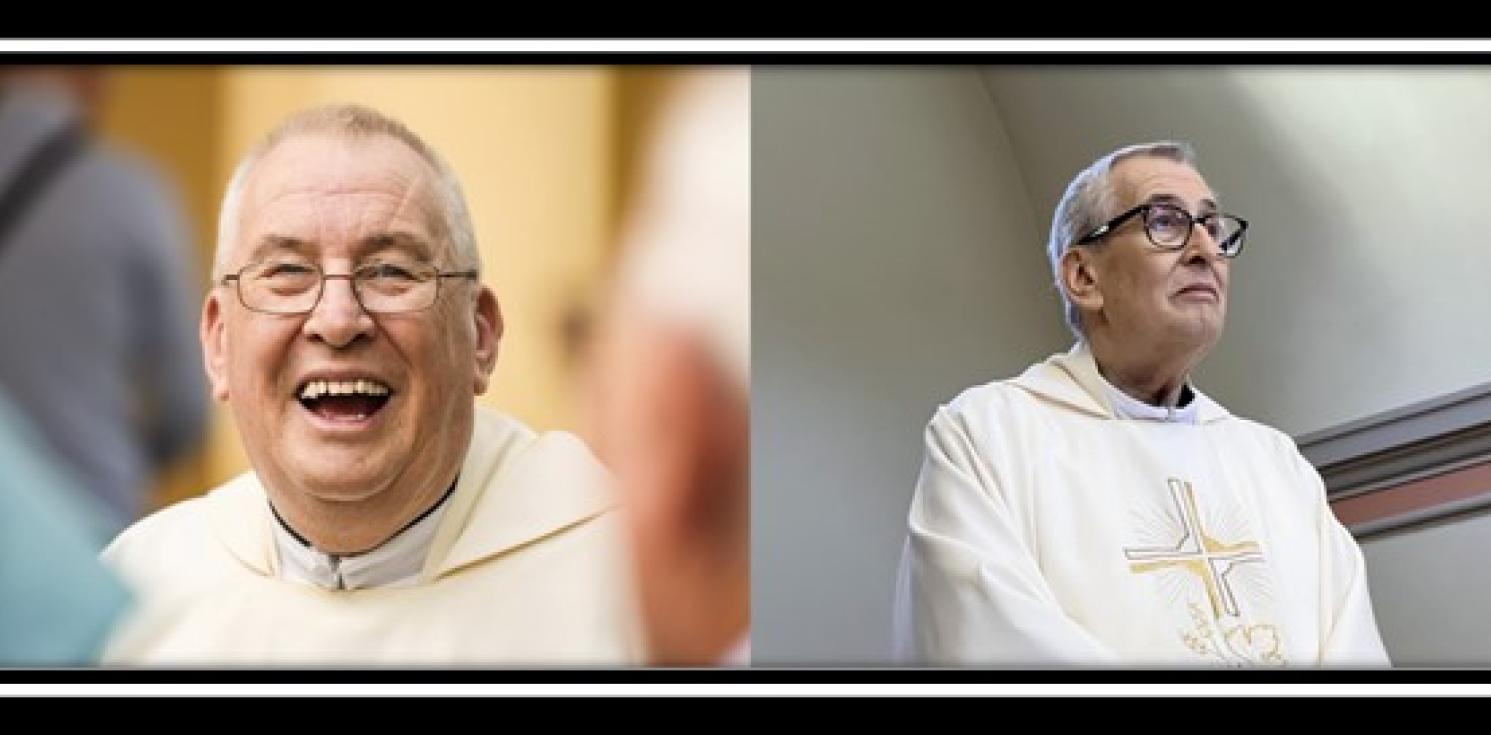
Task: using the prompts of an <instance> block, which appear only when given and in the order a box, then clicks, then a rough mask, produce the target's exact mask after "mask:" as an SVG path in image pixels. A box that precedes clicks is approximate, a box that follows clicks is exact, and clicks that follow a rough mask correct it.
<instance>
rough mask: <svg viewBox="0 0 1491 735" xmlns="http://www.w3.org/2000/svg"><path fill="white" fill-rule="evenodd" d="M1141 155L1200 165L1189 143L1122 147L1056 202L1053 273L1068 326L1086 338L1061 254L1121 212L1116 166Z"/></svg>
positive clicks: (1097, 163)
mask: <svg viewBox="0 0 1491 735" xmlns="http://www.w3.org/2000/svg"><path fill="white" fill-rule="evenodd" d="M1139 156H1145V157H1150V158H1165V159H1169V160H1171V161H1175V162H1176V163H1184V164H1186V165H1187V166H1191V167H1192V168H1194V167H1195V166H1196V152H1195V151H1194V150H1193V149H1192V148H1191V146H1190V144H1189V143H1183V142H1177V141H1171V140H1162V141H1159V142H1155V143H1141V144H1139V145H1131V146H1125V147H1123V148H1119V149H1118V150H1116V151H1113V152H1112V153H1109V154H1108V155H1106V156H1103V157H1102V158H1099V159H1098V160H1096V161H1093V162H1092V164H1090V165H1089V166H1088V167H1087V168H1084V169H1082V171H1081V173H1078V174H1077V176H1076V177H1075V178H1073V179H1072V183H1070V184H1068V185H1067V187H1066V193H1065V194H1063V195H1062V196H1061V201H1060V202H1058V203H1057V204H1056V214H1055V215H1054V216H1053V217H1052V218H1051V239H1050V241H1048V242H1047V244H1046V250H1047V254H1048V255H1049V256H1050V258H1051V275H1052V276H1053V277H1054V278H1055V281H1056V293H1057V294H1059V295H1060V296H1061V303H1062V306H1063V308H1064V312H1065V315H1066V323H1067V326H1068V327H1070V328H1071V330H1072V334H1074V335H1076V336H1077V339H1082V338H1083V332H1082V319H1081V314H1079V313H1078V311H1077V305H1076V304H1074V303H1072V300H1071V298H1070V297H1068V296H1067V293H1066V288H1065V287H1063V286H1062V284H1061V256H1063V255H1065V254H1066V251H1068V250H1070V249H1071V247H1072V246H1073V245H1074V244H1076V242H1077V240H1079V239H1081V238H1082V237H1083V236H1084V235H1086V234H1087V233H1089V232H1091V231H1093V230H1095V229H1097V228H1098V227H1101V226H1102V225H1103V223H1104V222H1107V221H1108V220H1109V219H1112V218H1113V217H1114V216H1116V215H1117V214H1118V211H1117V210H1118V192H1117V191H1116V190H1115V189H1116V187H1114V185H1113V179H1112V173H1113V167H1114V166H1116V165H1118V163H1119V162H1120V161H1124V160H1127V159H1129V158H1135V157H1139Z"/></svg>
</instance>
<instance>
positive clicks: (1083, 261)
mask: <svg viewBox="0 0 1491 735" xmlns="http://www.w3.org/2000/svg"><path fill="white" fill-rule="evenodd" d="M1098 261H1099V258H1098V255H1097V253H1095V252H1093V251H1092V250H1090V249H1088V248H1076V247H1074V248H1068V249H1067V251H1066V252H1065V253H1063V254H1062V256H1061V287H1062V289H1063V290H1065V291H1066V296H1067V298H1068V299H1070V300H1071V302H1072V303H1073V304H1076V305H1077V309H1078V310H1080V311H1099V310H1101V309H1102V308H1103V288H1102V282H1101V270H1100V267H1099V266H1100V265H1101V264H1100V263H1099V262H1098Z"/></svg>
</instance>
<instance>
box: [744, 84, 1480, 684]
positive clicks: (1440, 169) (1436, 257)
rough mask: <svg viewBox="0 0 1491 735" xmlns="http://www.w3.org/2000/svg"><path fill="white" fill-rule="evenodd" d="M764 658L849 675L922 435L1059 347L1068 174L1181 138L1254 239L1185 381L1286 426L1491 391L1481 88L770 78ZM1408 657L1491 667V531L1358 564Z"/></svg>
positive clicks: (884, 583)
mask: <svg viewBox="0 0 1491 735" xmlns="http://www.w3.org/2000/svg"><path fill="white" fill-rule="evenodd" d="M753 93H754V98H753V116H754V117H753V122H754V126H755V127H754V137H753V162H754V169H753V182H754V183H753V188H754V192H753V197H754V199H753V202H754V227H755V235H754V261H753V284H754V299H753V302H754V304H755V309H756V312H755V314H754V315H753V317H754V334H753V341H754V350H755V360H756V362H755V363H754V366H753V373H754V381H755V399H754V414H753V416H754V419H753V421H754V430H753V432H754V433H753V442H754V446H753V455H754V464H753V473H754V488H755V499H756V500H755V512H754V516H753V520H754V523H755V528H754V543H755V551H754V554H755V559H754V561H755V573H754V586H755V620H754V628H755V654H756V659H757V660H758V661H759V662H762V663H766V664H770V663H823V664H831V663H865V662H877V661H884V660H885V659H886V655H887V652H888V630H889V624H890V610H889V608H890V600H891V594H892V593H891V589H892V580H893V577H894V572H895V565H896V561H897V558H898V555H899V545H900V542H901V539H902V536H903V534H904V519H905V512H906V507H907V502H908V500H909V498H910V494H911V489H912V485H913V482H914V480H915V477H916V472H917V469H918V466H919V463H920V455H921V445H920V441H921V430H922V427H923V425H924V423H925V421H926V420H927V418H928V417H929V416H930V414H931V412H932V410H933V409H934V407H935V406H936V405H937V404H938V403H940V402H943V401H945V400H947V399H948V398H949V397H951V396H952V395H954V394H956V393H957V392H958V391H959V390H961V389H962V388H964V387H967V386H969V385H973V384H977V383H981V382H985V381H987V380H990V379H994V378H999V377H1007V376H1009V375H1012V374H1014V373H1016V372H1018V371H1019V370H1020V369H1022V368H1023V367H1024V366H1025V365H1027V364H1029V363H1031V362H1033V361H1035V360H1038V359H1040V358H1042V357H1044V356H1045V355H1047V354H1049V353H1051V352H1054V351H1057V350H1060V349H1064V348H1065V347H1066V345H1067V344H1068V342H1069V340H1068V337H1067V335H1066V333H1065V331H1064V329H1063V327H1062V325H1061V322H1060V317H1059V312H1058V307H1057V302H1056V298H1055V296H1054V294H1053V293H1052V292H1051V291H1050V290H1049V287H1048V285H1047V284H1048V283H1049V280H1048V277H1047V276H1046V266H1045V263H1044V260H1043V259H1042V255H1041V241H1042V239H1043V237H1044V234H1045V231H1046V227H1047V226H1048V218H1049V213H1050V211H1051V208H1052V207H1053V206H1054V203H1055V201H1056V198H1057V197H1058V196H1059V194H1060V192H1061V189H1062V187H1063V186H1064V185H1065V183H1066V181H1067V180H1068V178H1069V177H1070V176H1071V175H1072V174H1073V173H1075V172H1076V171H1077V170H1078V169H1079V168H1080V167H1081V166H1083V165H1085V164H1086V163H1087V162H1089V161H1090V160H1091V159H1092V158H1094V157H1096V156H1097V155H1100V154H1101V153H1104V152H1106V151H1108V150H1110V149H1112V148H1114V147H1117V146H1119V145H1122V144H1126V143H1130V142H1135V141H1141V140H1154V139H1160V138H1182V139H1186V140H1189V141H1191V142H1192V143H1194V144H1195V145H1196V147H1197V149H1198V153H1199V156H1200V163H1201V168H1202V170H1203V172H1204V173H1205V174H1206V176H1207V179H1208V181H1209V183H1210V184H1211V185H1212V186H1213V188H1215V189H1216V190H1217V191H1218V192H1219V193H1220V194H1221V197H1222V202H1223V206H1224V207H1225V208H1227V209H1228V210H1230V211H1233V212H1236V213H1237V214H1240V215H1242V216H1244V217H1247V218H1248V219H1250V220H1251V221H1252V223H1253V228H1252V230H1251V231H1250V238H1249V244H1248V249H1247V251H1246V252H1245V253H1244V254H1243V256H1242V258H1241V259H1240V260H1238V261H1237V262H1236V263H1235V264H1234V271H1233V273H1234V275H1233V286H1232V294H1231V313H1230V315H1229V320H1228V325H1227V332H1226V334H1225V335H1224V337H1223V340H1222V343H1221V344H1220V345H1219V346H1218V348H1217V349H1216V350H1215V351H1214V352H1213V353H1212V355H1211V357H1210V358H1209V360H1208V361H1207V363H1206V364H1205V365H1204V366H1203V367H1202V368H1201V370H1200V372H1199V373H1198V376H1197V379H1198V383H1199V384H1200V385H1201V386H1202V388H1203V389H1204V390H1206V391H1207V392H1209V393H1210V394H1212V395H1213V396H1215V397H1216V398H1218V399H1219V400H1221V401H1222V402H1223V403H1224V404H1226V405H1228V406H1229V407H1231V408H1233V409H1234V410H1236V411H1237V412H1238V413H1241V414H1243V415H1246V416H1251V417H1253V418H1257V419H1259V420H1262V421H1264V422H1265V423H1269V424H1272V425H1274V426H1277V427H1279V428H1281V429H1283V430H1285V431H1288V432H1290V433H1293V434H1296V435H1298V434H1302V433H1307V432H1311V431H1315V430H1318V429H1323V428H1328V427H1331V426H1335V425H1337V424H1340V423H1342V422H1344V421H1348V420H1350V419H1354V418H1358V417H1361V416H1366V415H1369V414H1373V413H1376V412H1379V411H1383V410H1387V409H1391V408H1394V407H1397V406H1401V405H1404V404H1407V403H1411V402H1414V401H1417V400H1421V399H1425V398H1429V397H1433V396H1436V395H1440V394H1443V393H1447V392H1451V391H1455V390H1458V389H1461V388H1465V387H1467V386H1470V385H1474V384H1478V383H1482V382H1484V381H1486V380H1488V379H1491V330H1487V329H1484V328H1483V327H1482V325H1483V323H1484V322H1485V319H1486V315H1488V314H1491V289H1488V288H1487V287H1486V281H1487V277H1488V276H1491V243H1488V240H1491V238H1488V236H1487V235H1486V230H1485V227H1486V225H1485V224H1484V223H1485V219H1484V217H1482V216H1481V214H1482V213H1483V212H1485V211H1486V210H1487V209H1488V208H1491V176H1488V175H1487V174H1486V170H1487V164H1488V163H1491V135H1488V134H1487V131H1491V70H1456V69H1439V68H1414V69H1383V68H1358V69H1332V68H1315V69H1279V68H1251V69H1221V68H1187V69H1165V68H1148V69H1131V68H1113V69H1102V70H1099V69H1084V68H1073V67H1060V68H1055V67H1053V68H1008V67H1004V68H992V69H982V70H972V69H935V70H934V69H924V70H914V71H907V70H893V69H864V68H861V69H813V70H807V69H781V68H758V69H757V70H756V73H755V83H754V89H753ZM1363 549H1364V552H1365V554H1366V556H1367V560H1368V572H1369V575H1370V577H1371V584H1372V590H1373V597H1374V600H1375V603H1376V608H1377V612H1378V616H1379V622H1380V624H1381V627H1382V630H1383V634H1384V638H1385V639H1386V641H1387V644H1388V647H1389V650H1390V652H1391V653H1392V654H1393V656H1394V658H1395V660H1398V661H1400V662H1402V663H1408V664H1421V665H1422V664H1455V663H1479V664H1482V665H1485V664H1491V636H1486V635H1485V634H1484V632H1483V629H1482V627H1481V626H1480V625H1479V623H1480V621H1482V620H1486V619H1491V578H1488V577H1491V575H1488V574H1486V573H1482V572H1479V571H1477V570H1478V567H1475V566H1474V564H1467V562H1471V561H1474V560H1476V559H1480V558H1485V557H1488V556H1491V519H1488V518H1485V517H1481V518H1475V519H1460V520H1456V521H1452V522H1449V523H1446V524H1441V525H1438V526H1435V527H1432V528H1421V529H1417V530H1411V531H1407V532H1401V533H1397V534H1393V535H1390V536H1381V537H1375V538H1373V539H1371V540H1369V541H1367V542H1366V543H1365V544H1364V545H1363Z"/></svg>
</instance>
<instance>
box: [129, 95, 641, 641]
mask: <svg viewBox="0 0 1491 735" xmlns="http://www.w3.org/2000/svg"><path fill="white" fill-rule="evenodd" d="M479 270H480V263H479V260H478V255H477V248H476V242H475V238H474V235H473V232H472V226H471V221H470V217H469V215H468V214H467V210H466V206H465V202H464V200H463V197H462V194H461V191H460V186H459V184H458V182H457V181H456V178H455V176H454V174H453V172H452V171H451V170H450V169H449V168H448V167H447V166H446V165H445V164H444V163H443V162H442V161H441V160H440V159H439V158H438V156H436V154H435V153H434V152H433V151H432V150H431V149H430V148H429V147H427V146H426V145H425V143H424V142H423V141H422V140H420V139H419V138H418V137H417V136H416V135H414V134H413V133H412V132H410V131H409V130H408V129H407V128H405V127H404V126H403V125H401V124H400V123H398V122H396V121H393V120H390V119H388V118H386V117H384V116H383V115H381V114H379V113H377V112H375V111H372V110H368V109H366V108H361V107H355V106H341V107H330V108H324V109H318V110H312V111H309V112H306V113H302V114H300V115H297V116H295V117H293V118H291V119H290V120H289V121H287V122H286V123H284V124H283V125H282V126H281V127H280V128H279V129H278V130H276V131H275V132H274V133H272V134H270V136H269V137H268V138H266V140H265V141H264V142H263V143H262V144H260V146H259V147H258V148H256V149H255V150H254V151H253V152H252V153H250V154H249V156H248V157H247V159H246V160H245V161H244V162H243V163H242V164H241V165H240V166H239V168H238V170H237V171H236V172H235V174H234V177H233V179H232V181H231V183H230V184H229V187H228V193H227V195H226V197H225V198H224V203H223V210H222V215H221V220H220V224H219V237H218V253H217V257H216V260H215V264H214V280H215V287H214V288H213V289H212V291H211V293H210V294H209V295H208V297H207V299H206V304H205V306H204V309H203V312H202V326H201V337H202V346H203V350H204V352H205V356H206V367H207V372H208V376H209V379H210V381H211V385H212V391H213V394H214V396H215V397H216V398H218V399H219V400H222V401H226V402H227V403H228V404H229V405H230V407H231V408H232V410H233V415H234V418H235V421H236V423H237V427H238V431H239V433H240V435H241V436H242V439H243V444H244V448H245V450H246V451H247V455H248V458H249V461H250V463H251V464H252V465H253V471H252V472H248V473H245V474H243V475H241V476H239V477H238V478H236V479H234V480H232V481H230V482H228V483H227V484H225V485H223V486H221V487H218V488H216V489H215V490H213V491H212V492H211V493H209V494H207V495H206V496H204V497H201V498H198V499H194V500H189V501H186V502H183V503H180V504H177V505H176V506H173V507H171V508H168V509H166V510H165V511H162V512H160V513H157V514H156V515H154V516H151V517H149V518H146V519H145V520H143V521H141V522H139V523H138V524H136V525H135V526H133V527H132V528H130V529H129V530H127V531H125V532H124V533H123V534H122V535H121V536H120V537H119V538H118V539H117V540H116V541H115V542H114V543H113V544H112V545H111V546H110V547H109V549H107V550H106V551H105V557H106V558H107V559H108V560H109V561H111V562H112V563H113V564H115V565H116V566H117V567H118V568H119V569H120V570H121V572H122V573H123V574H124V576H125V578H126V579H127V580H128V581H129V582H131V583H133V585H134V586H135V587H136V588H137V590H139V591H140V593H141V594H142V596H143V597H144V598H145V603H144V605H143V607H142V608H141V610H140V612H139V614H138V615H137V616H136V620H135V623H134V624H133V625H131V626H130V627H129V628H128V629H127V630H126V632H125V633H123V634H122V635H120V636H119V637H118V638H117V639H116V640H115V642H114V644H113V645H112V646H111V650H110V652H109V653H108V655H107V657H106V658H107V660H112V661H125V662H151V663H163V662H172V663H184V662H197V663H230V662H232V663H284V662H300V663H313V664H315V663H409V662H432V663H450V662H475V663H504V664H524V663H623V662H627V661H631V660H635V657H636V655H637V649H638V643H637V636H636V633H635V628H636V625H635V621H634V619H633V616H632V614H631V612H630V592H629V590H628V588H627V584H626V583H625V580H626V576H625V574H623V570H624V567H623V566H622V565H623V564H624V552H623V551H621V550H619V549H617V548H616V544H617V540H618V538H619V533H620V532H621V529H620V527H619V524H618V521H617V520H616V515H615V513H613V512H612V511H613V507H614V503H613V500H612V499H611V498H610V497H609V496H608V494H607V493H606V491H605V487H606V482H605V476H604V473H603V471H602V469H601V468H600V466H599V464H598V463H597V462H596V461H595V460H594V459H593V457H592V456H591V454H590V453H589V451H588V450H587V449H586V448H585V447H584V445H583V444H581V443H580V442H579V441H578V440H577V439H575V438H574V437H572V436H570V435H567V434H563V433H548V434H543V435H536V434H535V433H534V432H532V431H530V430H529V429H527V428H526V427H524V426H522V425H521V424H519V423H518V422H517V421H515V420H513V419H511V418H508V417H506V416H502V415H500V414H498V413H496V412H493V411H490V410H488V409H485V408H481V407H477V406H476V405H475V402H474V396H476V395H478V394H480V393H482V392H484V391H485V389H486V386H487V381H488V379H489V376H490V375H491V373H492V369H493V367H494V365H495V364H496V360H497V346H498V340H499V338H500V337H501V335H502V315H501V312H500V310H499V308H498V304H497V298H496V296H495V294H494V293H493V291H492V290H491V289H490V288H488V287H487V286H485V285H483V284H482V283H481V281H480V280H479V277H478V274H479Z"/></svg>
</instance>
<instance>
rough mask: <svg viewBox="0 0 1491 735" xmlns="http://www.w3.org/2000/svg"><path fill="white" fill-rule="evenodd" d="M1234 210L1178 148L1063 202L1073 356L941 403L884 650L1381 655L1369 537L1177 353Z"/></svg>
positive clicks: (1238, 226)
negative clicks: (1360, 540) (1202, 387)
mask: <svg viewBox="0 0 1491 735" xmlns="http://www.w3.org/2000/svg"><path fill="white" fill-rule="evenodd" d="M1247 227H1248V225H1247V222H1246V221H1245V220H1243V219H1241V218H1239V217H1236V216H1233V215H1230V214H1226V213H1223V212H1221V211H1220V210H1219V209H1218V205H1217V201H1216V196H1215V195H1214V194H1213V193H1212V191H1211V189H1210V187H1208V186H1207V185H1206V182H1205V181H1204V180H1203V179H1202V178H1201V174H1200V173H1199V172H1198V171H1197V170H1196V168H1195V165H1194V158H1193V155H1192V153H1191V151H1190V149H1189V147H1188V146H1185V145H1183V144H1178V143H1170V142H1162V143H1153V144H1146V145H1137V146H1130V147H1127V148H1123V149H1120V150H1118V151H1115V152H1113V153H1111V154H1109V155H1107V156H1104V157H1103V158H1100V159H1098V161H1096V162H1095V163H1093V164H1092V165H1091V166H1089V167H1088V168H1087V169H1085V170H1084V171H1082V172H1081V173H1079V174H1078V175H1077V177H1076V178H1075V179H1074V180H1073V181H1072V183H1071V184H1070V185H1069V186H1068V188H1067V190H1066V193H1065V195H1064V196H1063V197H1062V199H1061V201H1060V203H1059V204H1058V205H1057V208H1056V215H1055V217H1054V219H1053V222H1052V227H1051V238H1050V243H1049V255H1050V260H1051V266H1052V270H1053V272H1054V274H1055V277H1056V285H1057V289H1058V291H1059V293H1060V294H1061V296H1062V299H1063V302H1064V303H1065V306H1066V320H1067V322H1068V324H1069V326H1070V327H1071V329H1072V331H1073V333H1074V334H1075V335H1076V337H1077V344H1076V346H1075V347H1074V348H1073V349H1072V350H1071V351H1070V352H1068V353H1066V354H1062V355H1056V356H1053V357H1051V358H1049V359H1047V360H1046V361H1044V362H1042V363H1039V364H1036V365H1034V366H1032V367H1031V368H1029V369H1028V370H1026V371H1025V372H1024V374H1022V375H1020V376H1019V377H1017V378H1014V379H1013V380H1007V381H1000V382H994V383H989V384H987V385H983V386H979V387H976V388H972V389H969V390H967V391H965V392H964V393H963V394H962V395H960V396H958V397H957V398H956V399H954V400H953V401H952V402H951V403H950V404H948V405H946V406H943V407H942V408H940V409H938V411H937V412H936V414H935V415H934V417H933V418H932V421H931V423H930V424H929V425H928V427H927V431H926V455H925V462H924V464H923V466H922V471H921V476H920V478H919V480H918V483H917V488H916V493H915V497H914V498H913V500H912V505H911V512H910V519H909V536H908V539H907V542H906V547H905V550H904V552H903V555H902V563H901V570H900V576H899V580H898V585H897V596H896V598H897V599H896V631H895V633H896V649H897V654H898V656H900V657H902V658H903V659H907V660H912V661H917V662H931V663H942V664H1009V665H1025V666H1030V665H1037V666H1039V665H1047V666H1049V665H1164V666H1207V665H1222V666H1322V665H1358V666H1361V665H1379V666H1380V665H1386V664H1387V655H1386V652H1385V651H1384V648H1383V645H1382V641H1381V639H1380V637H1379V636H1378V633H1377V626H1376V622H1375V620H1374V618H1373V615H1372V607H1371V601H1370V598H1369V596H1368V592H1367V577H1366V574H1365V571H1364V569H1363V564H1362V555H1361V551H1360V550H1359V549H1358V548H1357V545H1356V543H1355V541H1354V540H1353V539H1352V538H1351V536H1350V534H1349V533H1347V531H1346V530H1345V529H1344V528H1343V527H1342V526H1341V525H1340V524H1339V523H1338V522H1337V521H1336V519H1335V517H1334V516H1333V515H1332V513H1331V511H1330V508H1329V507H1328V506H1327V505H1326V502H1325V493H1324V486H1323V484H1322V483H1321V480H1320V477H1319V475H1318V474H1317V473H1316V472H1315V470H1314V469H1313V468H1312V467H1311V466H1310V464H1309V463H1308V462H1306V461H1305V459H1304V458H1303V457H1301V456H1300V454H1299V452H1298V450H1297V449H1296V448H1295V446H1294V443H1293V442H1292V441H1291V440H1290V438H1289V437H1288V436H1287V435H1285V434H1283V433H1281V432H1278V431H1276V430H1274V429H1270V428H1268V427H1265V426H1262V425H1259V424H1257V423H1254V422H1252V421H1248V420H1246V419H1242V418H1239V417H1236V416H1233V415H1232V414H1230V413H1229V412H1228V411H1227V410H1226V409H1225V408H1223V407H1222V406H1220V405H1218V404H1217V403H1216V402H1215V401H1213V400H1211V399H1210V398H1208V397H1207V396H1206V395H1204V394H1202V393H1201V392H1200V391H1199V390H1197V389H1196V387H1195V386H1194V385H1192V384H1191V383H1190V381H1189V375H1190V372H1191V370H1192V369H1193V368H1194V367H1195V366H1196V365H1197V364H1198V363H1199V362H1200V361H1201V359H1202V358H1203V357H1204V356H1205V355H1206V353H1207V351H1208V350H1209V349H1210V348H1211V347H1212V345H1214V344H1215V343H1216V341H1217V338H1218V337H1219V336H1220V335H1221V332H1222V325H1223V322H1224V320H1225V317H1226V312H1227V284H1228V277H1229V265H1230V261H1231V260H1232V259H1233V258H1235V257H1237V255H1238V254H1239V253H1240V252H1241V251H1242V247H1243V241H1244V235H1245V234H1246V232H1247Z"/></svg>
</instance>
